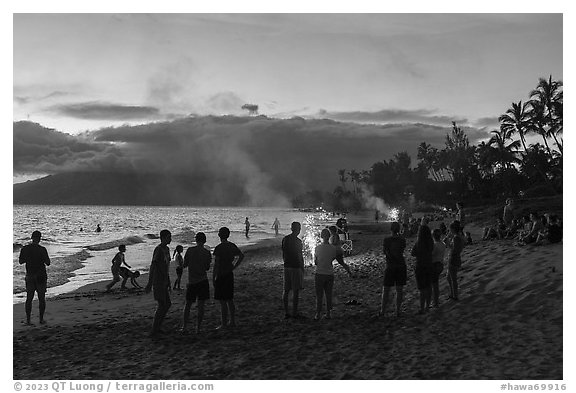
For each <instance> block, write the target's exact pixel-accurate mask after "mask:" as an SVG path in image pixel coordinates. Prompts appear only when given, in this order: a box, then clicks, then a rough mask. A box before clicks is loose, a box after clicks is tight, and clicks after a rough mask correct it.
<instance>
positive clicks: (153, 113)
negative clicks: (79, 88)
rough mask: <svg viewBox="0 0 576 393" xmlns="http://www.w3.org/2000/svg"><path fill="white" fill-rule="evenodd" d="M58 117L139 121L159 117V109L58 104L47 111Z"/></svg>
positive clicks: (89, 103)
mask: <svg viewBox="0 0 576 393" xmlns="http://www.w3.org/2000/svg"><path fill="white" fill-rule="evenodd" d="M46 111H48V112H52V113H55V114H58V115H62V116H67V117H73V118H76V119H84V120H138V119H151V118H158V117H159V112H160V111H159V109H158V108H155V107H151V106H137V105H122V104H114V103H108V102H82V103H73V104H58V105H53V106H50V107H48V108H47V109H46Z"/></svg>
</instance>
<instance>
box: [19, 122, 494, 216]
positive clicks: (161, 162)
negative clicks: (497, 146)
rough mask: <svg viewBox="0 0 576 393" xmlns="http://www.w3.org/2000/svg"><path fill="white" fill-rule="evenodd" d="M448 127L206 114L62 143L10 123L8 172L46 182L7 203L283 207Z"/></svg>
mask: <svg viewBox="0 0 576 393" xmlns="http://www.w3.org/2000/svg"><path fill="white" fill-rule="evenodd" d="M450 127H451V124H449V123H448V124H446V126H444V127H440V126H437V125H427V124H403V125H361V124H354V123H341V122H336V121H332V120H304V119H302V118H293V119H288V120H282V119H271V118H267V117H264V116H259V117H235V116H224V117H214V116H206V117H189V118H183V119H178V120H174V121H170V122H160V123H150V124H146V125H141V126H124V127H117V128H107V129H101V130H98V131H93V132H90V133H85V134H82V135H80V136H71V135H68V134H63V133H59V132H57V131H54V130H50V129H47V128H44V127H42V126H40V125H38V124H35V123H30V122H17V123H14V173H15V174H31V173H42V174H52V175H53V176H50V177H47V178H44V179H40V180H36V181H34V182H27V183H23V184H17V185H15V186H14V203H78V204H88V203H91V204H92V203H93V204H135V205H139V204H151V205H160V204H167V205H169V204H190V205H261V206H280V205H287V204H289V201H290V199H291V198H292V197H294V196H295V195H298V194H301V193H303V192H306V191H310V190H314V189H320V190H326V191H330V190H332V189H333V188H334V187H335V186H336V185H337V184H338V173H337V171H338V169H344V168H345V169H356V170H363V169H369V168H370V167H371V166H372V164H374V163H375V162H378V161H382V160H388V159H390V158H392V157H393V155H394V154H395V153H397V152H400V151H408V153H409V154H410V155H411V156H412V159H413V163H415V162H416V150H417V146H418V144H419V143H420V142H423V141H426V142H427V143H430V144H432V145H435V146H438V147H441V146H443V144H444V140H445V136H446V133H447V132H449V130H450ZM467 133H468V136H469V138H470V140H471V142H472V141H475V140H477V139H480V138H484V137H485V136H486V134H485V132H483V131H478V130H475V129H467Z"/></svg>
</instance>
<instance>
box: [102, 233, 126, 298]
mask: <svg viewBox="0 0 576 393" xmlns="http://www.w3.org/2000/svg"><path fill="white" fill-rule="evenodd" d="M125 252H126V246H125V245H124V244H121V245H119V246H118V252H117V253H116V255H115V256H114V258H112V267H111V270H112V281H111V282H110V283H108V285H106V292H108V291H110V289H112V287H113V286H114V285H115V284H116V283H117V282H119V281H120V267H121V266H122V264H124V265H126V266H127V267H128V269H132V266H130V265H128V264H127V263H126V260H125V259H124V253H125ZM127 280H128V278H124V281H123V282H122V288H126V281H127Z"/></svg>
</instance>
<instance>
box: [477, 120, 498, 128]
mask: <svg viewBox="0 0 576 393" xmlns="http://www.w3.org/2000/svg"><path fill="white" fill-rule="evenodd" d="M474 125H475V126H476V127H490V128H496V129H497V128H500V121H499V120H498V118H497V117H482V118H480V119H478V120H476V121H475V122H474Z"/></svg>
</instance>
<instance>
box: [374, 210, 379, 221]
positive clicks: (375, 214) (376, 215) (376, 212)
mask: <svg viewBox="0 0 576 393" xmlns="http://www.w3.org/2000/svg"><path fill="white" fill-rule="evenodd" d="M379 218H380V212H378V209H376V210H375V211H374V220H375V221H376V223H378V219H379Z"/></svg>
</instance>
